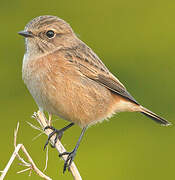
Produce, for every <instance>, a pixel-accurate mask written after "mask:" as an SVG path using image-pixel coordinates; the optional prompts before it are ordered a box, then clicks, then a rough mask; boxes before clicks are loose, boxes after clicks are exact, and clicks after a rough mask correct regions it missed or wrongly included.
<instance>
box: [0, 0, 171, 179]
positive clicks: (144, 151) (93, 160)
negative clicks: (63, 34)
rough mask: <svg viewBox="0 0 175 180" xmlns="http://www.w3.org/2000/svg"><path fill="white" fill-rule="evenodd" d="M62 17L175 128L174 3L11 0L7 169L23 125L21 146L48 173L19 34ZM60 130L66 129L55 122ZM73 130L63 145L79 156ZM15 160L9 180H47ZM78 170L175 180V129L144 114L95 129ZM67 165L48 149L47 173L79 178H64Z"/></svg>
mask: <svg viewBox="0 0 175 180" xmlns="http://www.w3.org/2000/svg"><path fill="white" fill-rule="evenodd" d="M46 14H51V15H56V16H59V17H61V18H63V19H64V20H66V21H67V22H69V23H70V24H71V26H72V27H73V29H74V31H75V32H76V33H77V34H78V35H79V36H80V38H81V40H83V41H84V42H86V43H87V44H88V45H89V46H90V47H91V48H92V49H93V50H94V51H95V52H96V53H97V54H98V55H99V57H100V58H101V59H102V60H103V62H104V63H105V64H106V65H107V67H108V68H109V69H110V70H111V72H112V73H114V74H115V75H116V76H117V77H118V78H119V79H120V80H121V82H123V83H124V84H125V85H126V87H127V89H128V91H129V92H130V93H131V94H132V95H133V96H134V97H135V98H136V99H137V100H138V101H139V102H140V103H142V104H143V105H145V106H146V107H147V108H149V109H151V110H152V111H154V112H157V113H159V114H160V115H162V116H163V117H165V118H166V119H168V120H169V121H171V122H172V123H175V111H174V109H175V105H174V99H175V93H174V89H175V84H174V75H175V61H174V59H175V50H174V47H175V1H171V0H166V1H163V0H144V1H140V0H132V1H130V0H108V1H101V0H87V1H82V0H74V1H73V0H69V1H68V0H67V1H63V0H62V1H60V0H52V1H43V0H38V1H36V0H30V1H22V0H14V1H13V0H9V1H1V6H0V17H1V18H0V19H1V26H0V27H1V28H0V31H1V33H0V39H1V41H0V68H1V70H0V82H1V83H0V84H1V85H0V86H1V89H0V90H1V92H0V101H1V103H0V114H1V115H0V118H1V126H0V137H1V151H0V159H1V161H0V170H3V169H4V167H5V165H6V163H7V162H8V160H9V158H10V156H11V154H12V152H13V150H14V148H13V131H14V128H15V127H16V125H17V122H18V121H19V122H20V129H19V134H18V142H19V143H23V144H24V145H25V147H26V148H27V150H28V151H29V152H30V154H31V156H32V157H33V160H34V161H35V162H36V164H37V165H38V167H39V168H40V169H43V168H44V163H45V152H44V151H43V145H44V143H45V140H46V136H44V135H43V136H40V137H39V138H38V139H36V140H34V141H33V140H32V139H33V138H34V137H35V136H36V135H37V134H38V133H39V132H38V131H36V130H34V129H32V128H31V127H30V126H29V125H28V124H27V123H26V121H29V122H31V123H33V124H36V125H37V123H36V122H35V120H34V119H31V115H32V114H33V112H34V111H37V106H36V104H35V102H34V100H33V99H32V97H31V95H30V94H29V92H28V91H27V89H26V87H25V86H24V84H23V81H22V79H21V65H22V58H23V54H24V50H25V49H24V40H23V38H22V37H20V36H18V35H17V32H18V31H20V30H22V29H23V28H24V26H25V24H26V23H28V21H30V20H31V19H32V18H34V17H36V16H39V15H46ZM54 120H55V121H54V125H55V126H56V127H57V128H61V127H63V126H64V125H66V124H67V122H65V121H64V120H61V119H59V118H58V117H54ZM80 131H81V130H80V128H79V127H73V128H72V129H70V130H69V131H67V132H66V133H65V135H64V138H63V140H62V143H63V144H64V145H65V147H66V148H67V149H68V150H72V148H73V147H74V145H75V143H76V141H77V139H78V136H79V134H80ZM18 163H19V161H18V160H15V163H13V165H12V167H11V169H10V170H9V172H8V174H7V176H6V179H9V180H11V179H18V180H20V179H24V178H25V179H32V180H35V179H40V178H39V177H38V176H37V175H36V174H35V173H32V176H31V177H28V174H29V173H28V172H26V173H22V174H16V172H17V171H20V170H22V169H23V167H21V166H19V165H18ZM75 163H76V164H77V166H78V169H79V170H80V173H81V175H82V177H83V179H87V180H92V179H97V178H98V179H101V180H107V179H111V180H113V179H114V180H115V179H116V180H117V179H120V180H148V179H149V180H155V179H158V180H165V179H167V180H172V179H175V127H174V126H171V127H161V126H160V125H159V124H156V123H155V122H153V121H151V120H149V119H148V118H146V117H144V116H142V115H141V114H138V113H121V114H118V115H115V116H114V117H113V118H112V119H111V120H110V121H104V122H103V123H102V124H97V125H95V126H94V127H90V128H89V129H88V131H87V133H86V135H85V137H84V139H83V141H82V143H81V146H80V148H79V150H78V154H77V156H76V158H75ZM62 167H63V161H62V160H60V159H59V158H58V154H57V152H56V151H55V150H54V149H52V148H49V162H48V169H47V171H46V174H48V175H49V176H50V177H52V178H53V179H72V177H71V175H70V174H69V173H66V174H65V175H63V174H62Z"/></svg>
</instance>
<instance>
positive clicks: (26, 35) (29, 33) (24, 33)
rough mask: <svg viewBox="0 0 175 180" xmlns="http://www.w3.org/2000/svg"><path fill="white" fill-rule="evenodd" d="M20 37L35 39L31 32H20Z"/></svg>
mask: <svg viewBox="0 0 175 180" xmlns="http://www.w3.org/2000/svg"><path fill="white" fill-rule="evenodd" d="M18 34H19V35H21V36H24V37H26V38H28V37H33V33H32V32H30V31H20V32H18Z"/></svg>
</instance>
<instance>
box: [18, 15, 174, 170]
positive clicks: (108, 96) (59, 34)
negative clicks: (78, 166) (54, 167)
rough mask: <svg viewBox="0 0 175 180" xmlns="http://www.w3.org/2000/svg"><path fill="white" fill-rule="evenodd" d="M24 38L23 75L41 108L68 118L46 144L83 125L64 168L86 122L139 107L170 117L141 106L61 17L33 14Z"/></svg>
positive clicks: (164, 122)
mask: <svg viewBox="0 0 175 180" xmlns="http://www.w3.org/2000/svg"><path fill="white" fill-rule="evenodd" d="M19 34H20V35H22V36H24V38H25V47H26V52H25V54H24V57H23V65H22V78H23V80H24V83H25V85H26V86H27V88H28V90H29V92H30V93H31V95H32V96H33V98H34V100H35V102H36V104H37V106H38V108H39V110H40V111H41V112H44V111H46V112H48V113H49V115H50V117H51V116H52V115H56V116H59V117H61V118H62V119H65V120H67V121H69V122H70V123H69V124H68V125H67V126H66V127H63V128H62V129H56V128H55V127H53V126H51V125H48V126H46V127H45V128H44V130H46V129H52V130H53V132H52V133H51V134H50V135H49V137H48V139H47V141H46V144H45V146H44V147H46V146H47V144H48V143H49V140H50V138H51V137H52V136H53V135H54V134H56V138H55V143H56V142H57V140H58V139H60V138H61V137H62V135H63V132H64V131H65V130H67V129H69V128H70V127H72V126H73V125H75V124H76V125H79V126H80V127H81V128H82V131H81V134H80V136H79V139H78V142H77V143H76V146H75V148H74V149H73V150H72V151H71V152H63V153H62V154H59V156H60V157H61V156H63V155H67V159H66V161H65V163H64V167H63V172H65V171H66V169H69V168H70V165H71V163H72V162H73V160H74V158H75V155H76V153H77V149H78V147H79V145H80V142H81V139H82V137H83V135H84V133H85V131H86V130H87V128H88V127H89V126H91V125H93V124H96V123H98V122H102V121H103V120H105V119H108V118H110V117H111V116H112V115H114V114H115V113H119V112H125V111H128V112H140V113H142V114H144V115H146V116H147V117H149V118H151V119H152V120H154V121H156V122H157V123H159V124H161V125H164V126H168V125H170V124H171V123H170V122H168V121H167V120H165V119H164V118H162V117H160V116H158V115H157V114H155V113H153V112H152V111H150V110H148V109H147V108H145V107H143V106H142V105H141V104H140V103H138V102H137V101H136V100H135V98H133V97H132V96H131V95H130V93H129V92H128V91H127V89H126V88H125V86H124V85H123V84H122V83H121V82H120V81H119V80H118V79H117V78H116V77H115V76H114V75H113V74H112V73H111V72H110V71H109V69H108V68H107V67H106V66H105V65H104V63H103V62H102V61H101V59H100V58H99V57H98V56H97V55H96V54H95V53H94V52H93V50H92V49H91V48H90V47H88V46H87V45H86V44H85V43H84V42H83V41H81V40H80V39H79V38H78V37H77V35H76V34H75V33H74V31H73V29H72V28H71V26H70V25H69V24H68V23H67V22H66V21H64V20H63V19H61V18H59V17H57V16H52V15H44V16H39V17H36V18H34V19H32V20H31V21H30V22H29V23H28V24H27V25H26V26H25V28H24V30H23V31H20V32H19Z"/></svg>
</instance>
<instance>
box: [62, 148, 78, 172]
mask: <svg viewBox="0 0 175 180" xmlns="http://www.w3.org/2000/svg"><path fill="white" fill-rule="evenodd" d="M64 155H68V156H67V159H66V161H65V162H64V167H63V173H65V171H66V169H67V168H68V170H69V169H70V166H71V164H72V162H73V160H74V158H75V155H76V149H74V150H73V151H71V152H63V153H61V154H59V157H62V156H64Z"/></svg>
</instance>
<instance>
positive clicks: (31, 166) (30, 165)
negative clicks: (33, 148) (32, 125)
mask: <svg viewBox="0 0 175 180" xmlns="http://www.w3.org/2000/svg"><path fill="white" fill-rule="evenodd" d="M18 128H19V123H18V124H17V128H16V130H15V132H14V146H15V150H14V152H13V154H12V156H11V158H10V160H9V162H8V163H7V165H6V167H5V169H4V170H3V171H1V172H2V174H1V176H0V180H3V179H4V177H5V175H6V174H7V172H8V170H9V168H10V166H11V164H12V163H13V161H14V159H15V157H18V159H19V160H20V161H21V162H22V164H21V165H23V166H25V167H27V169H24V170H22V171H20V172H18V173H22V172H25V171H30V174H31V170H34V171H35V172H36V173H37V174H38V175H39V176H40V177H42V178H44V179H46V180H52V179H51V178H50V177H48V176H46V175H45V174H44V173H43V172H42V171H40V170H39V169H38V168H37V166H36V165H35V163H34V162H33V160H32V158H31V156H30V155H29V153H28V152H27V150H26V148H25V147H24V145H23V144H18V145H16V141H17V133H18ZM20 149H21V150H22V151H23V152H24V154H25V155H26V157H27V159H28V161H29V163H28V162H26V161H25V160H24V159H23V158H22V157H21V156H20V155H19V154H18V152H19V150H20Z"/></svg>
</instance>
